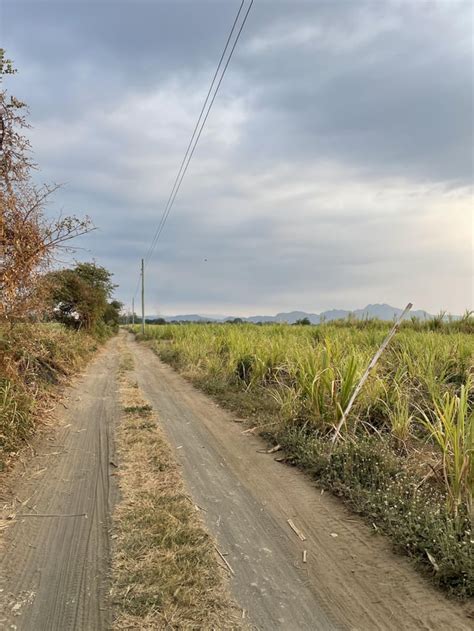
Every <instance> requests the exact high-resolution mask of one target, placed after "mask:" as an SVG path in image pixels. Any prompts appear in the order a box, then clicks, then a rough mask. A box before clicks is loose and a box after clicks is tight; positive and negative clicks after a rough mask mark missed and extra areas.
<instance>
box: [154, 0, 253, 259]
mask: <svg viewBox="0 0 474 631" xmlns="http://www.w3.org/2000/svg"><path fill="white" fill-rule="evenodd" d="M252 4H253V0H251V2H250V4H249V6H248V9H247V12H246V13H245V16H244V19H243V21H242V24H241V25H240V29H239V32H238V33H237V37H236V39H235V41H234V44H233V46H232V49H231V51H230V54H229V57H228V58H227V62H226V64H225V66H224V70H223V71H222V74H221V76H220V79H219V82H218V84H217V87H216V90H215V92H214V94H213V96H212V99H211V102H210V104H209V107H208V109H207V112H206V115H205V117H204V120H203V121H202V124H201V128H200V130H199V133H198V135H197V137H196V139H195V142H194V145H193V148H192V149H191V152H190V154H189V156H188V159H187V162H186V166H185V167H184V170H183V172H182V174H181V176H180V178H179V182H178V185H177V187H176V190H175V192H174V194H172V197H171V202H170V204H169V206H168V208H167V209H165V213H164V217H163V220H162V222H161V225H160V226H159V229H158V230H157V235H156V237H155V239H154V240H153V243H152V247H151V251H150V255H149V257H148V260H150V258H151V256H152V254H153V252H154V250H155V247H156V244H157V242H158V239H159V238H160V235H161V233H162V232H163V228H164V226H165V223H166V220H167V219H168V216H169V214H170V212H171V209H172V208H173V204H174V201H175V199H176V196H177V195H178V192H179V189H180V188H181V183H182V181H183V179H184V176H185V175H186V171H187V170H188V166H189V163H190V162H191V159H192V157H193V155H194V151H195V149H196V147H197V144H198V142H199V138H200V137H201V134H202V131H203V129H204V125H205V124H206V121H207V118H208V116H209V113H210V111H211V108H212V105H213V103H214V101H215V98H216V96H217V92H218V91H219V87H220V85H221V83H222V80H223V78H224V75H225V73H226V70H227V68H228V66H229V63H230V60H231V59H232V55H233V54H234V50H235V47H236V46H237V42H238V40H239V37H240V34H241V33H242V30H243V28H244V25H245V22H246V21H247V17H248V14H249V13H250V9H251V8H252Z"/></svg>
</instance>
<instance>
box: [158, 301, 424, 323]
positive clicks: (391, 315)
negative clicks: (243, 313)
mask: <svg viewBox="0 0 474 631" xmlns="http://www.w3.org/2000/svg"><path fill="white" fill-rule="evenodd" d="M402 312H403V309H400V308H398V307H392V306H390V305H387V304H374V305H367V306H366V307H364V308H363V309H355V310H354V311H349V310H347V309H330V310H329V311H323V312H322V313H307V312H306V311H289V312H287V313H285V312H282V313H277V314H276V315H275V316H263V315H256V316H250V317H248V318H240V319H241V320H243V321H244V322H253V323H254V324H257V323H259V322H287V323H288V324H294V323H295V322H297V321H298V320H302V319H303V318H308V319H309V321H310V322H311V323H312V324H320V323H321V322H330V321H331V320H341V319H345V318H347V317H348V316H349V315H352V316H353V317H355V318H357V319H358V320H363V319H364V318H378V319H379V320H387V321H392V320H394V319H395V318H398V317H399V316H400V315H401V313H402ZM158 317H163V318H164V319H165V320H167V321H168V322H171V321H174V322H225V321H228V320H233V319H234V317H233V316H207V315H199V314H197V313H193V314H189V315H175V316H147V318H148V319H152V318H158ZM412 317H415V318H418V319H420V320H425V319H427V318H431V317H432V316H431V315H430V314H429V313H427V312H426V311H422V310H415V311H410V312H409V313H408V314H407V315H406V316H405V318H408V319H409V318H412Z"/></svg>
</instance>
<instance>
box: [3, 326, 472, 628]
mask: <svg viewBox="0 0 474 631" xmlns="http://www.w3.org/2000/svg"><path fill="white" fill-rule="evenodd" d="M121 336H122V338H123V341H125V345H126V346H127V347H128V350H129V351H130V352H131V353H132V355H133V356H134V359H135V377H136V379H137V381H138V382H139V385H140V386H141V388H142V390H143V392H144V394H145V396H146V398H147V399H148V400H149V402H150V403H151V404H152V405H153V407H154V408H155V410H156V411H157V413H158V416H159V423H160V425H161V426H162V428H163V430H164V432H165V435H166V436H167V438H168V440H169V442H170V444H171V446H172V448H173V450H174V451H175V454H176V457H177V459H178V462H179V463H180V464H181V465H182V472H183V476H184V479H185V482H186V485H187V487H188V490H189V492H190V495H191V496H192V498H193V500H194V502H195V503H196V504H197V505H198V506H199V507H201V510H202V516H203V519H204V521H205V523H206V525H207V527H208V529H209V531H210V532H211V534H212V535H213V536H214V537H215V540H216V542H217V547H218V549H219V551H220V553H221V554H222V555H223V556H224V558H225V559H226V561H227V563H228V564H229V566H230V568H231V570H229V579H230V585H231V589H232V592H233V596H234V598H235V600H236V601H237V603H238V604H239V606H240V607H241V608H242V611H243V617H244V618H245V621H247V622H248V623H250V624H251V625H252V626H253V627H254V628H256V629H260V630H262V631H266V630H270V629H271V630H273V629H282V630H285V631H293V630H294V631H298V630H308V631H317V630H321V631H331V630H332V629H352V630H359V631H372V630H378V629H380V630H393V631H395V630H396V631H401V630H407V631H408V630H410V631H411V630H415V629H416V630H418V629H421V630H433V631H435V630H439V631H441V630H443V631H444V630H445V629H448V628H449V629H450V630H452V631H455V630H466V629H471V628H472V620H469V619H468V618H467V617H466V616H465V609H464V608H463V607H462V606H461V605H459V604H457V603H455V602H451V601H448V600H447V599H446V598H444V597H443V596H442V595H441V594H440V593H439V592H437V591H435V590H434V589H432V588H431V587H430V586H429V584H428V583H427V582H426V581H424V580H423V579H422V578H421V577H419V576H418V575H417V574H416V573H415V572H414V570H413V568H412V567H411V566H410V564H409V562H408V561H406V560H405V559H403V558H400V557H397V556H396V555H394V554H393V553H392V552H391V551H390V548H389V545H388V543H387V542H386V541H385V540H384V539H383V538H381V537H379V536H376V535H374V533H373V531H371V530H370V529H369V528H368V527H367V526H365V525H364V524H363V523H362V522H361V520H360V519H359V518H358V517H356V516H354V515H353V514H352V513H350V512H349V511H347V510H346V509H345V508H344V507H343V506H342V505H341V503H340V502H339V501H337V500H336V499H335V498H332V497H331V496H330V495H329V494H328V493H325V494H323V495H322V494H321V492H320V490H319V489H318V488H316V486H315V485H314V484H313V483H312V482H311V481H310V480H309V479H308V477H307V476H305V475H304V474H302V473H300V472H298V471H297V470H296V469H292V468H290V467H288V466H286V465H283V464H281V463H278V462H276V461H275V460H274V458H275V455H278V454H275V455H271V454H265V453H260V451H262V450H265V444H264V443H263V441H262V440H260V439H259V438H258V437H255V436H253V435H251V434H243V433H242V432H243V429H244V427H243V426H242V424H241V423H240V424H239V423H238V422H235V421H237V420H238V419H236V418H235V417H233V416H232V415H230V414H228V413H227V412H225V411H223V410H222V409H221V408H220V407H218V406H217V404H215V403H214V402H213V401H212V400H211V399H209V398H208V397H206V396H205V395H203V394H202V393H200V392H199V391H197V390H196V389H195V388H193V386H192V385H190V384H189V383H188V382H187V381H186V380H185V379H183V378H182V377H181V376H179V375H178V374H177V373H176V372H174V371H173V370H172V369H171V368H170V367H168V366H166V365H165V364H163V363H162V362H160V360H159V359H158V357H157V356H156V355H155V354H154V353H153V352H152V351H151V350H149V349H148V348H146V347H145V346H142V345H139V344H137V343H136V342H135V341H134V340H133V338H132V337H131V336H130V335H128V334H124V333H122V334H121ZM118 345H119V341H118V340H117V339H114V340H111V341H110V342H108V344H107V345H106V347H105V348H104V349H103V350H102V351H101V353H100V354H99V356H98V357H97V358H96V359H95V360H94V361H93V362H92V363H91V364H90V365H89V367H88V369H87V370H86V372H85V374H84V376H83V377H81V378H80V379H78V380H77V381H76V383H75V386H74V387H73V388H70V389H69V392H68V393H67V397H66V399H65V400H64V402H65V405H66V406H67V409H63V407H62V406H61V405H60V406H59V407H60V408H61V409H62V411H61V413H59V414H58V422H59V423H60V427H59V429H58V430H55V431H54V432H49V433H48V434H47V435H46V436H43V438H41V439H39V440H38V441H36V443H35V445H34V446H35V450H36V452H37V453H36V454H35V455H34V456H32V457H31V458H30V459H29V461H28V462H27V463H26V467H25V469H22V470H21V475H20V474H19V475H17V479H16V481H15V482H14V483H12V484H13V486H12V489H11V494H10V496H9V498H8V502H7V504H5V505H4V506H3V504H4V502H0V509H1V513H2V515H1V516H2V517H5V516H7V515H10V514H11V515H14V519H11V520H9V521H8V522H7V524H8V526H7V528H5V529H4V530H3V533H2V546H1V548H0V629H2V630H3V629H18V630H28V631H70V630H77V631H79V630H81V631H83V630H85V631H86V630H87V631H89V630H90V631H101V630H105V629H108V628H109V627H110V622H111V616H110V603H109V602H108V591H109V588H108V583H107V573H108V570H109V547H110V515H111V511H112V510H113V503H114V497H115V490H114V485H113V480H114V477H113V473H114V470H115V465H117V464H118V465H120V463H117V462H116V461H115V457H114V455H113V445H112V441H113V427H114V424H115V422H116V421H117V420H118V419H119V418H120V411H119V406H118V395H117V382H116V375H117V370H116V368H117V365H118V361H119V350H118ZM111 463H113V464H111ZM40 515H42V516H40ZM288 520H291V521H292V523H293V524H294V527H295V528H296V529H297V530H298V531H299V532H300V533H301V534H302V536H303V537H304V538H305V539H304V540H301V539H300V538H299V537H298V535H297V533H295V531H294V530H293V529H292V528H291V527H290V524H289V523H288ZM305 551H306V562H303V553H304V552H305Z"/></svg>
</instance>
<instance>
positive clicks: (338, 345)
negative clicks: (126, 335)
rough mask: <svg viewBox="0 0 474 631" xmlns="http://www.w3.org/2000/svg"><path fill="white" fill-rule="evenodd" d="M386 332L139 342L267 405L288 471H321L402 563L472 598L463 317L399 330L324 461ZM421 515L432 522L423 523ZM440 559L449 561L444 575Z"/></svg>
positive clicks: (201, 379)
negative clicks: (430, 572) (287, 455)
mask: <svg viewBox="0 0 474 631" xmlns="http://www.w3.org/2000/svg"><path fill="white" fill-rule="evenodd" d="M390 326H391V325H390V323H384V322H378V321H364V322H354V323H347V322H345V323H340V322H338V323H328V324H323V325H320V326H317V327H308V326H289V325H280V324H278V325H274V324H272V325H263V326H255V325H250V324H240V325H227V324H222V325H219V324H206V325H202V324H186V325H164V326H148V327H147V328H146V331H145V338H146V339H148V340H151V342H152V344H154V345H155V346H156V349H157V350H158V352H159V353H160V355H161V356H162V357H163V358H164V359H165V360H167V361H169V362H171V363H172V364H174V365H175V366H177V367H178V368H180V369H181V370H183V371H184V372H185V373H186V374H187V375H188V376H189V377H190V378H192V379H195V380H196V382H198V383H205V382H207V383H219V384H220V390H221V391H222V390H223V389H224V388H228V389H229V391H235V392H241V393H242V396H245V397H246V398H247V399H250V400H252V401H255V402H258V401H259V400H261V401H263V400H268V398H269V397H270V398H271V400H272V401H273V405H274V407H275V409H276V419H275V421H276V425H275V423H272V430H271V433H272V434H273V436H274V437H275V439H276V440H278V441H279V442H281V443H282V444H283V443H285V444H287V445H289V446H290V447H291V449H293V448H295V449H296V451H294V454H295V455H294V458H295V461H296V462H298V463H299V464H303V466H305V467H306V468H309V469H310V470H311V471H312V472H319V473H318V476H319V478H320V479H325V480H329V481H330V485H332V487H333V488H335V489H339V491H340V492H341V493H342V494H343V495H344V496H345V497H349V498H352V499H351V501H352V500H353V499H354V498H357V500H354V501H355V502H356V503H357V506H358V507H359V508H358V509H359V510H361V512H364V513H367V514H373V515H375V514H377V515H378V519H379V520H380V521H381V522H383V523H385V526H384V527H385V529H386V530H387V532H389V533H390V534H391V535H392V536H393V537H394V538H395V539H398V541H399V542H400V541H403V542H406V543H403V547H404V548H405V549H406V550H407V551H409V553H410V554H413V555H415V556H416V557H417V558H419V559H422V562H426V563H427V564H428V565H429V561H427V558H429V557H428V556H427V553H428V552H429V553H430V554H431V555H432V556H433V557H436V558H437V559H438V563H437V567H442V569H441V570H437V572H438V574H437V580H438V582H439V583H440V584H444V585H447V586H449V587H450V588H452V589H453V590H454V591H456V592H457V593H462V594H472V593H473V591H474V584H473V583H474V567H473V565H474V564H473V562H472V559H473V558H474V555H473V554H472V543H470V542H471V538H472V535H471V534H470V533H471V532H472V526H473V525H474V524H472V520H473V486H474V453H473V447H474V444H473V443H474V417H473V404H474V391H473V387H472V383H473V379H472V377H473V375H472V373H473V358H474V335H473V334H472V333H473V332H474V331H473V327H472V318H471V317H470V316H469V317H466V318H465V319H463V320H462V321H459V320H458V321H452V322H445V320H444V319H442V318H439V319H438V320H436V322H435V321H429V322H425V323H419V322H415V323H410V322H408V323H404V324H403V326H402V327H401V329H400V331H399V332H398V333H397V336H396V337H395V338H394V339H393V340H392V342H391V344H390V346H389V347H388V348H387V349H386V351H385V352H384V354H383V355H382V357H381V359H380V361H379V363H378V364H377V367H376V368H375V369H374V371H373V372H372V374H371V375H370V377H369V379H368V381H367V382H366V383H365V385H364V388H363V390H362V391H361V393H360V394H359V396H358V398H357V399H356V402H355V404H354V406H353V408H352V410H351V413H350V416H349V418H348V422H347V423H346V425H345V427H344V428H343V431H344V438H345V439H346V440H344V442H343V444H344V446H341V448H340V449H338V450H336V451H335V452H334V454H332V455H331V453H332V452H331V451H330V450H327V449H326V445H327V444H328V439H329V437H330V435H331V432H332V430H333V428H334V425H335V424H336V423H337V421H338V420H339V419H340V418H341V414H342V412H343V410H344V408H345V406H346V404H347V402H348V400H349V399H350V397H351V395H352V393H353V391H354V388H355V387H356V385H357V383H358V381H359V379H360V377H361V375H362V374H363V371H364V370H365V368H366V366H367V365H368V363H369V361H370V359H371V357H372V356H373V354H374V352H375V351H376V350H377V348H378V347H379V346H380V344H381V343H382V341H383V339H384V338H385V336H386V334H387V332H388V330H389V328H390ZM242 400H243V399H242ZM295 437H297V440H296V442H295ZM310 445H312V447H311V448H310V447H309V446H310ZM351 445H352V447H351ZM367 445H370V447H366V446H367ZM377 445H378V446H379V447H377ZM295 446H296V447H295ZM308 449H309V451H308ZM305 454H309V455H305ZM387 454H389V455H387ZM390 454H392V456H390ZM393 463H396V466H395V465H394V464H393ZM374 467H375V468H374ZM384 467H385V473H384V471H383V469H384ZM397 468H398V470H397ZM394 476H395V477H394ZM351 480H352V486H351ZM392 481H393V483H392ZM381 489H385V490H384V493H382V491H381ZM414 489H415V490H414ZM415 492H416V496H415V495H414V493H415ZM383 494H384V498H385V499H384V500H383V501H384V502H387V503H388V504H387V505H385V504H383V503H382V499H381V498H382V495H383ZM390 498H391V499H390ZM410 498H411V499H410ZM402 500H403V501H402ZM390 501H391V502H392V505H393V508H390V506H391V505H390ZM384 506H386V507H387V511H388V513H387V514H385V512H384V511H385V509H384ZM401 506H404V507H405V509H406V511H407V512H408V513H410V514H414V513H413V511H415V512H416V511H419V513H418V514H417V515H416V519H415V518H413V519H412V518H410V519H409V520H408V521H407V517H406V515H404V514H403V512H402V511H401V509H400V507H401ZM395 507H398V508H395ZM429 510H433V511H435V512H436V515H438V517H437V518H436V519H434V518H433V519H431V518H429V516H428V514H427V511H429ZM422 511H424V512H422ZM387 515H388V516H387ZM436 529H437V530H439V532H438V531H437V530H436ZM453 533H456V534H453ZM430 542H431V543H430ZM435 542H436V543H435ZM469 549H471V553H469ZM450 555H451V556H450ZM440 556H444V557H446V559H445V561H443V564H441V565H440V562H439V557H440ZM469 559H470V560H469ZM466 568H467V569H466Z"/></svg>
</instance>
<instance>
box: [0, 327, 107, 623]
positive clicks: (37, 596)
mask: <svg viewBox="0 0 474 631" xmlns="http://www.w3.org/2000/svg"><path fill="white" fill-rule="evenodd" d="M117 360H118V353H117V340H116V339H114V340H111V341H110V342H108V344H107V345H106V347H105V348H104V349H103V350H102V351H101V352H100V353H99V356H98V357H97V358H96V359H95V360H94V361H92V362H91V364H89V367H88V369H87V371H86V372H85V375H84V376H83V377H81V378H79V379H77V380H76V382H75V386H74V387H71V388H68V391H67V393H66V397H65V398H64V404H59V405H58V413H57V417H56V419H55V420H56V422H57V423H58V426H59V427H58V429H57V430H55V431H48V432H46V434H45V435H43V436H42V437H39V439H38V440H36V441H35V442H34V443H33V448H34V452H35V455H34V456H33V457H31V458H30V459H28V461H27V462H26V463H25V464H24V468H21V465H19V467H18V468H19V469H21V474H20V471H18V474H17V476H16V477H17V479H16V481H15V482H14V484H13V487H12V488H11V489H10V494H9V497H7V498H5V499H7V500H9V501H8V503H7V504H6V505H3V502H0V512H1V515H2V517H5V516H8V515H9V516H10V517H13V519H12V520H11V521H8V522H7V523H8V524H9V526H8V527H7V528H6V529H5V530H4V531H3V536H2V540H1V547H0V629H2V630H3V629H18V630H25V631H69V630H72V629H74V630H78V631H79V630H81V631H82V630H91V631H92V630H94V631H97V630H101V629H107V628H108V627H109V623H110V615H109V611H110V607H109V604H108V602H107V595H108V592H109V587H108V584H107V573H108V571H109V542H110V532H109V528H110V515H111V510H112V507H113V502H114V495H115V493H114V488H113V486H114V485H113V481H114V477H111V475H110V474H111V473H112V472H113V465H111V464H110V462H111V461H113V444H112V441H113V426H114V423H115V421H116V419H117V418H118V417H119V407H118V398H117V386H116V372H117V371H116V365H117ZM65 406H66V407H65Z"/></svg>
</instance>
